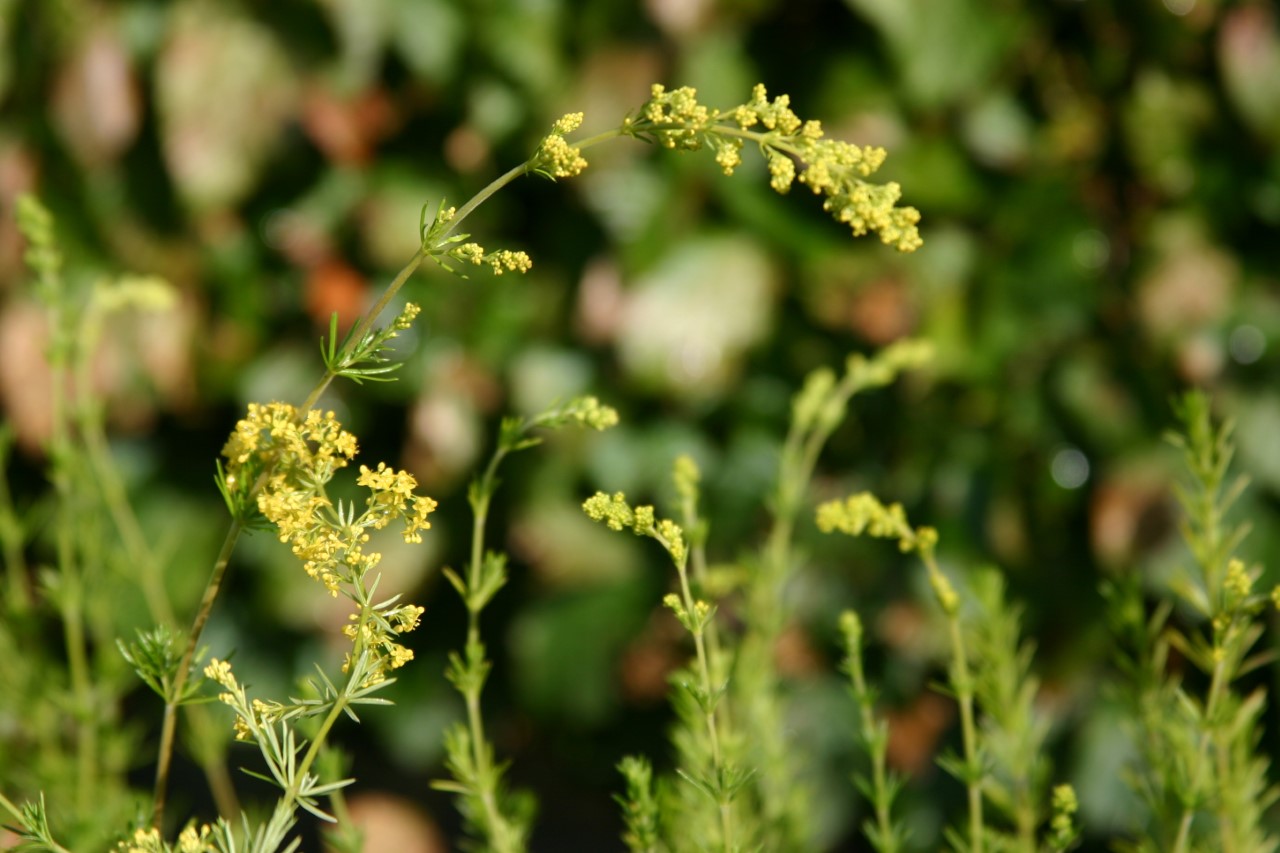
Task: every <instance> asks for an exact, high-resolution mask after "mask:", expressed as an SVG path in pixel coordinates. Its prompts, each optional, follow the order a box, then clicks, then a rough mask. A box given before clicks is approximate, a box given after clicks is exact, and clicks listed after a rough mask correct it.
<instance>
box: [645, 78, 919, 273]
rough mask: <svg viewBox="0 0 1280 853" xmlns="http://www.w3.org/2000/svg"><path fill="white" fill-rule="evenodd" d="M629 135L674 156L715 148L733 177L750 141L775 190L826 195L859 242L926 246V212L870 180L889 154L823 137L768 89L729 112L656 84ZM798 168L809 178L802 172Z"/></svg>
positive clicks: (906, 248)
mask: <svg viewBox="0 0 1280 853" xmlns="http://www.w3.org/2000/svg"><path fill="white" fill-rule="evenodd" d="M758 128H762V130H761V129H758ZM623 130H624V132H627V133H630V134H633V135H637V136H651V137H652V138H653V139H654V140H656V141H657V142H658V144H660V145H662V146H664V147H666V148H671V149H681V150H687V151H695V150H698V149H701V148H702V147H703V146H704V145H709V146H711V147H712V148H713V149H714V150H715V158H716V163H717V164H718V165H719V166H720V167H721V169H722V170H723V171H724V173H725V174H726V175H731V174H733V170H734V169H735V168H737V166H738V165H740V164H741V162H742V154H741V152H742V146H743V143H744V140H746V139H751V140H753V141H755V142H756V143H757V144H759V146H760V150H761V153H762V154H763V155H764V157H765V160H766V162H767V164H768V168H769V184H770V186H772V187H773V189H775V190H776V191H778V192H780V193H785V192H787V191H788V190H790V189H791V186H792V184H793V183H794V182H795V181H797V180H799V181H800V183H802V184H804V185H806V186H807V187H809V189H811V190H812V191H813V192H814V194H815V195H823V196H825V199H824V200H823V209H824V210H826V211H827V212H828V213H830V214H831V215H832V216H833V217H834V218H835V219H836V221H838V222H842V223H844V224H845V225H848V226H849V228H850V230H851V231H852V232H853V234H854V236H855V237H859V236H862V235H863V234H867V233H869V232H875V233H877V234H879V235H880V239H881V241H883V242H884V243H886V244H887V245H892V246H894V247H896V248H897V249H898V250H899V251H902V252H911V251H914V250H915V249H916V248H918V247H919V246H920V245H921V243H922V241H921V239H920V233H919V230H918V229H917V227H916V225H917V223H918V222H919V221H920V212H919V211H917V210H916V209H915V208H913V207H898V206H897V205H898V201H899V199H901V197H902V189H901V187H899V186H898V184H896V183H894V182H892V181H891V182H889V183H886V184H874V183H870V182H868V181H866V180H865V178H867V177H869V176H870V175H871V174H872V173H874V172H875V171H876V170H877V169H879V168H880V166H881V165H882V164H883V163H884V160H885V157H886V154H885V151H884V149H883V148H877V147H873V146H858V145H853V144H851V143H848V142H842V141H840V140H834V139H826V138H824V134H823V130H822V125H821V124H820V123H819V122H816V121H802V120H801V119H800V118H799V116H797V115H796V114H795V113H794V112H793V111H792V110H791V100H790V98H789V97H788V96H787V95H779V96H778V97H776V98H774V99H773V100H770V99H769V96H768V92H767V91H766V90H765V87H764V86H762V85H757V86H756V87H755V88H754V89H753V90H752V92H751V99H750V100H749V101H747V103H745V104H743V105H741V106H739V107H735V108H734V109H732V110H729V111H728V112H726V113H722V112H721V111H719V110H715V109H709V108H707V107H705V106H703V105H702V104H699V103H698V98H697V91H696V90H695V89H693V88H691V87H688V86H685V87H682V88H679V89H675V90H673V91H670V92H668V91H667V90H666V89H665V88H664V87H663V86H661V85H656V84H655V85H654V86H653V88H652V89H651V91H650V98H649V101H648V102H647V103H646V104H645V105H644V107H643V108H642V109H641V111H640V115H639V117H638V118H636V119H628V120H627V122H626V123H624V125H623ZM797 161H799V163H800V164H801V165H802V166H803V167H804V168H803V170H802V171H799V172H797V168H796V164H797Z"/></svg>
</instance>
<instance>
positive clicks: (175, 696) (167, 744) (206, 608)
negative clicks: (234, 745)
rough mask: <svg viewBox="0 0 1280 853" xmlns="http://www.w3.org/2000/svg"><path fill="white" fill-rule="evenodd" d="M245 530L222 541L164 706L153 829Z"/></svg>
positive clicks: (234, 527) (237, 527)
mask: <svg viewBox="0 0 1280 853" xmlns="http://www.w3.org/2000/svg"><path fill="white" fill-rule="evenodd" d="M241 530H243V526H242V525H241V523H240V522H239V521H238V520H233V521H232V522H231V526H230V527H229V528H228V529H227V535H226V537H225V538H224V539H223V540H222V548H221V549H220V550H219V551H218V556H217V558H216V559H215V560H214V562H213V571H212V572H210V574H209V581H208V583H207V584H205V588H204V595H203V596H202V597H201V599H200V607H199V609H197V610H196V618H195V621H193V622H192V623H191V631H190V633H189V634H188V635H187V646H186V648H185V649H184V650H183V652H182V660H181V661H180V662H179V663H178V671H177V672H176V673H175V674H174V679H173V691H172V694H171V695H170V697H169V700H168V701H167V702H166V703H165V706H164V720H163V721H162V723H161V727H160V753H159V756H158V758H157V761H156V784H155V790H154V793H153V796H152V803H153V806H152V817H151V823H152V826H154V827H156V828H157V829H159V828H160V827H161V824H162V823H163V822H164V806H165V792H166V790H167V788H168V785H169V765H170V763H171V762H172V760H173V743H174V736H175V734H176V731H177V724H178V703H179V702H180V701H181V698H182V695H183V693H184V692H185V690H186V686H187V677H188V675H189V674H190V671H191V662H192V661H193V660H194V659H195V656H196V648H197V646H198V644H199V642H200V635H201V633H203V631H204V626H205V623H207V622H208V621H209V614H210V613H212V612H213V602H214V601H215V600H217V598H218V592H219V590H220V589H221V587H222V578H223V577H224V576H225V575H226V572H227V566H228V564H230V562H231V552H232V551H234V550H235V547H236V542H237V540H239V538H240V531H241Z"/></svg>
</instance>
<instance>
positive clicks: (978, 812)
mask: <svg viewBox="0 0 1280 853" xmlns="http://www.w3.org/2000/svg"><path fill="white" fill-rule="evenodd" d="M920 558H921V559H922V560H923V561H924V564H925V567H926V569H927V570H928V572H929V575H930V577H932V578H941V577H943V575H942V570H941V569H939V568H938V562H937V559H936V558H935V557H934V555H933V549H932V548H924V547H922V548H920ZM944 609H945V610H946V614H947V629H948V632H949V635H950V638H951V667H952V674H951V688H952V689H953V690H954V691H955V694H956V702H957V703H958V704H959V706H960V736H961V740H962V743H963V746H964V763H965V790H966V794H967V797H968V801H969V849H970V851H971V853H982V850H983V840H984V839H983V835H984V833H985V830H984V822H983V815H982V780H981V778H980V776H979V764H978V726H977V723H976V721H975V714H974V699H973V695H974V689H973V674H972V673H971V672H970V670H969V656H968V652H967V650H966V646H965V641H964V631H963V628H962V625H961V622H960V612H959V609H958V608H953V607H946V608H944Z"/></svg>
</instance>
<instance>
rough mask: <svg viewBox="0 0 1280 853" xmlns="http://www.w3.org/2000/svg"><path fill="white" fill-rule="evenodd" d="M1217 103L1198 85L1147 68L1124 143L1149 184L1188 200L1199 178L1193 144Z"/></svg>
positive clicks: (1127, 117)
mask: <svg viewBox="0 0 1280 853" xmlns="http://www.w3.org/2000/svg"><path fill="white" fill-rule="evenodd" d="M1212 115H1213V104H1212V102H1211V100H1210V99H1209V96H1208V92H1207V91H1206V90H1205V88H1204V87H1203V86H1202V85H1201V84H1200V83H1199V82H1197V81H1193V80H1185V79H1175V78H1173V77H1171V76H1169V75H1168V74H1167V73H1166V72H1164V71H1163V70H1160V71H1157V70H1155V69H1146V70H1145V71H1143V72H1142V73H1141V74H1140V75H1139V77H1138V80H1137V83H1136V85H1135V86H1134V87H1133V91H1132V94H1131V96H1130V100H1129V103H1128V104H1126V105H1125V111H1124V130H1125V140H1126V142H1127V143H1128V144H1129V148H1130V151H1132V154H1133V159H1134V162H1135V164H1136V165H1137V166H1138V168H1139V169H1141V170H1142V172H1143V173H1144V176H1145V177H1146V178H1147V180H1149V181H1151V182H1152V183H1154V184H1156V185H1157V186H1159V187H1160V188H1161V189H1162V190H1164V191H1165V192H1166V193H1169V194H1171V195H1175V196H1177V195H1183V194H1185V193H1186V192H1188V191H1189V190H1190V189H1191V188H1192V187H1193V186H1195V184H1196V182H1197V179H1198V178H1199V177H1200V175H1199V174H1198V170H1199V169H1200V168H1201V166H1200V164H1198V163H1197V162H1196V152H1195V150H1194V142H1195V138H1196V135H1197V134H1198V133H1199V131H1200V130H1201V128H1203V127H1204V126H1205V125H1206V123H1207V122H1208V121H1209V120H1210V119H1211V118H1212Z"/></svg>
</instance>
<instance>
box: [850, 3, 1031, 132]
mask: <svg viewBox="0 0 1280 853" xmlns="http://www.w3.org/2000/svg"><path fill="white" fill-rule="evenodd" d="M845 2H846V3H847V4H848V5H849V6H851V7H852V8H853V9H854V10H855V11H857V12H858V13H859V14H861V15H862V16H863V17H864V18H866V19H867V20H868V21H870V22H871V24H872V25H873V26H875V28H876V29H878V30H879V31H880V34H881V36H883V37H884V39H885V41H886V42H888V45H889V48H890V51H891V52H892V54H893V58H894V62H895V64H896V65H897V66H898V74H899V76H900V78H901V80H902V85H903V87H904V88H905V89H906V92H907V95H908V96H909V97H910V98H911V100H913V101H915V102H916V103H917V104H919V105H920V106H923V107H931V108H936V107H941V106H945V105H947V104H949V103H952V102H954V101H956V100H959V99H960V98H962V97H964V96H965V95H970V94H973V93H975V92H978V91H980V90H981V88H982V87H983V86H984V85H986V83H987V82H988V80H990V78H991V77H992V75H993V74H994V73H995V72H996V71H997V70H998V69H999V67H1000V63H1001V62H1002V61H1003V60H1004V57H1005V55H1006V53H1007V52H1008V51H1009V50H1010V49H1011V48H1012V47H1013V45H1014V44H1015V43H1016V42H1017V39H1018V36H1019V35H1020V33H1021V31H1022V29H1023V22H1022V18H1021V16H1019V15H1018V14H1017V12H1016V11H1015V10H1014V9H1013V8H1010V7H1009V5H1008V4H1003V5H1004V6H1005V8H1003V9H1001V10H1000V11H999V12H998V13H996V12H993V11H992V10H990V9H986V8H985V7H984V5H983V4H982V3H980V2H977V0H845Z"/></svg>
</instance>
